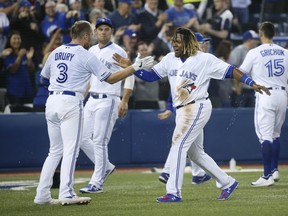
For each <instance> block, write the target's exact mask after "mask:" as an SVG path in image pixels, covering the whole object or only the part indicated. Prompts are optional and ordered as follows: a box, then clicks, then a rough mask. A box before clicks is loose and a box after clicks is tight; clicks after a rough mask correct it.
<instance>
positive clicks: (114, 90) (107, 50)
mask: <svg viewBox="0 0 288 216" xmlns="http://www.w3.org/2000/svg"><path fill="white" fill-rule="evenodd" d="M89 52H91V53H93V54H94V55H95V56H96V57H97V58H98V59H99V60H100V61H101V62H102V63H103V64H104V65H105V66H106V67H107V68H108V69H109V70H110V71H111V72H112V73H113V72H116V71H119V70H121V69H122V68H121V67H120V66H117V65H116V64H113V62H115V61H114V60H113V58H112V56H113V54H114V53H118V54H119V55H121V56H122V57H124V58H127V53H126V52H125V50H124V49H123V48H121V47H120V46H118V45H117V44H115V43H113V42H110V43H109V44H108V45H106V46H105V47H103V48H101V49H100V48H99V44H98V45H95V46H92V47H91V48H90V49H89ZM89 92H95V93H104V94H108V95H116V96H119V97H120V94H121V82H116V83H114V84H112V85H111V84H109V83H106V82H101V81H99V79H98V78H97V77H95V76H92V77H91V81H90V90H89Z"/></svg>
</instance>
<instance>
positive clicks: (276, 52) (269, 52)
mask: <svg viewBox="0 0 288 216" xmlns="http://www.w3.org/2000/svg"><path fill="white" fill-rule="evenodd" d="M260 54H261V55H262V57H265V56H271V55H280V56H285V54H284V50H281V49H265V50H262V51H260Z"/></svg>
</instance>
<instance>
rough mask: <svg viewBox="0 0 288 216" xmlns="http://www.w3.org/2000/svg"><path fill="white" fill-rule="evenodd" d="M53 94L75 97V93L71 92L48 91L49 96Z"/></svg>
mask: <svg viewBox="0 0 288 216" xmlns="http://www.w3.org/2000/svg"><path fill="white" fill-rule="evenodd" d="M53 94H55V95H56V94H60V95H71V96H76V93H75V92H72V91H59V92H58V91H50V92H49V95H53Z"/></svg>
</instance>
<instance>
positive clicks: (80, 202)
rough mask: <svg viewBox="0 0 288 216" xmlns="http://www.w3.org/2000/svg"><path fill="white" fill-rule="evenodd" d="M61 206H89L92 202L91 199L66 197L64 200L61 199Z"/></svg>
mask: <svg viewBox="0 0 288 216" xmlns="http://www.w3.org/2000/svg"><path fill="white" fill-rule="evenodd" d="M60 202H61V204H62V205H63V206H64V205H75V204H77V205H87V204H88V203H90V202H91V197H78V196H73V197H66V198H63V199H60Z"/></svg>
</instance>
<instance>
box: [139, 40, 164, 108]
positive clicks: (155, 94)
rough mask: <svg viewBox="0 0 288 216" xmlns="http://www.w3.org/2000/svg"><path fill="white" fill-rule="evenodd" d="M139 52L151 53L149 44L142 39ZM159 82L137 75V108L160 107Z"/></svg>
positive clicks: (144, 55)
mask: <svg viewBox="0 0 288 216" xmlns="http://www.w3.org/2000/svg"><path fill="white" fill-rule="evenodd" d="M137 53H140V54H141V57H142V58H143V57H146V56H148V55H149V53H148V46H147V44H146V43H144V42H142V41H140V42H139V43H138V44H137ZM158 101H159V82H158V81H157V82H146V81H144V80H141V79H139V78H138V77H135V89H134V103H135V109H159V103H158Z"/></svg>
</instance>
